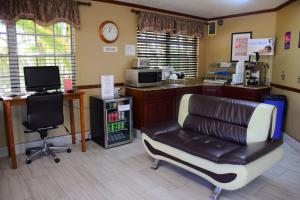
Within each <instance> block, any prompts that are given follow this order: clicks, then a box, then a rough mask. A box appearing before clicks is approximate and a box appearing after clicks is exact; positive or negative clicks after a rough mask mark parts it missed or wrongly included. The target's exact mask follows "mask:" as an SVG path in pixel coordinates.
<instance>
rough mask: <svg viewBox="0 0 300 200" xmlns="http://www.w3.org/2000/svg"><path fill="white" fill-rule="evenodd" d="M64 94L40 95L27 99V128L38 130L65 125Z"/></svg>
mask: <svg viewBox="0 0 300 200" xmlns="http://www.w3.org/2000/svg"><path fill="white" fill-rule="evenodd" d="M63 98H64V96H63V94H62V93H53V94H39V95H31V96H28V98H27V128H29V129H31V130H38V129H42V128H49V127H53V128H54V127H56V126H58V125H61V124H63V123H64V114H63Z"/></svg>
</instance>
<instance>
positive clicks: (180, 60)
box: [137, 32, 198, 77]
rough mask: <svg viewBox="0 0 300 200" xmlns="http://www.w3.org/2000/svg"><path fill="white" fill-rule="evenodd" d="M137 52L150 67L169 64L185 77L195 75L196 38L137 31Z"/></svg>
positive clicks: (196, 62)
mask: <svg viewBox="0 0 300 200" xmlns="http://www.w3.org/2000/svg"><path fill="white" fill-rule="evenodd" d="M137 54H138V57H140V58H148V59H149V60H150V66H151V67H164V66H171V67H173V68H174V70H175V71H182V72H184V73H185V75H186V76H187V77H196V76H197V66H198V38H195V37H188V36H172V35H170V34H168V33H153V32H145V33H139V32H138V33H137Z"/></svg>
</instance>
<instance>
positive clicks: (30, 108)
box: [24, 92, 71, 164]
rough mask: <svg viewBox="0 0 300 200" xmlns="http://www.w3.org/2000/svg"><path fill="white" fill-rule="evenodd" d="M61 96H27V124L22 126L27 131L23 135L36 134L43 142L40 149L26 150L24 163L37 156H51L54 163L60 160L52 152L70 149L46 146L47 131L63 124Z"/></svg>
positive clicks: (54, 94) (45, 94)
mask: <svg viewBox="0 0 300 200" xmlns="http://www.w3.org/2000/svg"><path fill="white" fill-rule="evenodd" d="M63 98H64V97H63V94H62V93H60V92H59V93H44V94H36V95H31V96H28V98H27V122H25V123H24V126H25V127H26V128H27V129H28V130H26V131H24V132H25V133H32V132H38V133H40V136H41V138H42V139H43V140H44V142H43V145H42V146H41V147H34V148H29V149H26V155H27V158H26V163H27V164H30V163H31V161H32V159H33V158H34V157H37V156H41V155H45V156H51V157H52V158H53V159H54V161H55V162H56V163H58V162H59V161H60V160H59V158H58V157H56V155H55V153H54V151H53V150H66V151H67V152H68V153H70V152H71V149H70V148H69V147H67V146H60V147H56V146H53V145H52V144H48V143H47V141H46V137H47V132H48V130H51V129H55V128H57V126H58V125H61V124H63V123H64V114H63Z"/></svg>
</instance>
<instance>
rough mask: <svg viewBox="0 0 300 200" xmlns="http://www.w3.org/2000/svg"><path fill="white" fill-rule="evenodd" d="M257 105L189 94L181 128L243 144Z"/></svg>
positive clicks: (245, 141)
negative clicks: (186, 111)
mask: <svg viewBox="0 0 300 200" xmlns="http://www.w3.org/2000/svg"><path fill="white" fill-rule="evenodd" d="M258 105H259V103H256V102H249V101H242V100H235V99H226V98H218V97H211V96H203V95H191V96H190V97H189V104H188V114H187V116H186V118H185V120H184V123H183V128H184V129H187V130H192V131H195V132H198V133H201V134H205V135H210V136H215V137H218V138H221V139H224V140H227V141H231V142H234V143H237V144H241V145H246V144H247V143H248V142H247V132H248V131H247V130H248V125H249V123H250V121H251V117H252V115H253V113H254V111H255V109H256V108H257V107H258Z"/></svg>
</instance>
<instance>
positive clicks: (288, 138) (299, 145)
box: [283, 133, 300, 152]
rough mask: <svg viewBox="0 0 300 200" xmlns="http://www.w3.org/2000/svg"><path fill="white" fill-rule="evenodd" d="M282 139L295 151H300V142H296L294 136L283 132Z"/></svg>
mask: <svg viewBox="0 0 300 200" xmlns="http://www.w3.org/2000/svg"><path fill="white" fill-rule="evenodd" d="M283 141H284V142H285V143H286V144H288V145H290V147H292V148H293V149H295V150H296V151H298V152H300V142H298V141H297V140H295V139H294V138H292V137H291V136H289V135H288V134H286V133H283Z"/></svg>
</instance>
